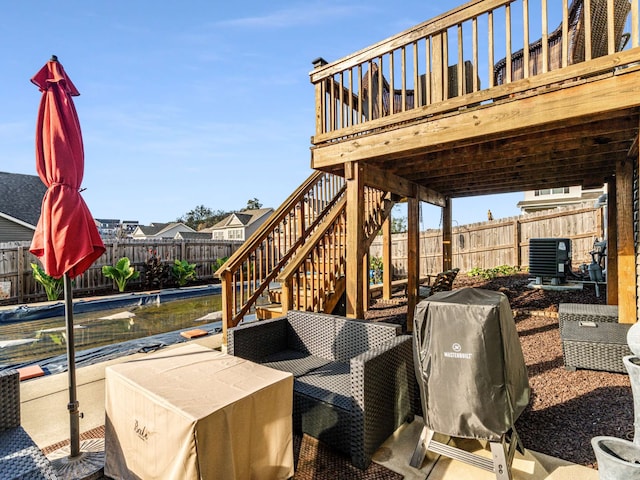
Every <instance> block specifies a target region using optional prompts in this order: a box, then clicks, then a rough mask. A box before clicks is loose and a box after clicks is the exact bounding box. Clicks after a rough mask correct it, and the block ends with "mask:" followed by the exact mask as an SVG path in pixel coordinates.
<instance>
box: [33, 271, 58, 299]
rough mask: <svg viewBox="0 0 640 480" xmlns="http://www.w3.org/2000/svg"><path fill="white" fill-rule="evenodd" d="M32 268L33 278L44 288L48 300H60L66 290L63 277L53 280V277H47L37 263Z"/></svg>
mask: <svg viewBox="0 0 640 480" xmlns="http://www.w3.org/2000/svg"><path fill="white" fill-rule="evenodd" d="M31 268H32V269H33V278H35V279H36V282H38V283H40V284H41V285H42V286H43V287H44V291H45V292H46V293H47V300H49V301H51V300H58V299H59V298H60V295H62V291H63V290H64V285H63V280H62V277H61V278H53V277H52V276H51V275H47V274H46V273H45V271H44V270H43V269H42V267H41V266H40V265H38V264H37V263H32V264H31Z"/></svg>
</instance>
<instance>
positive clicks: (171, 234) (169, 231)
mask: <svg viewBox="0 0 640 480" xmlns="http://www.w3.org/2000/svg"><path fill="white" fill-rule="evenodd" d="M179 232H194V233H195V230H194V229H193V228H191V227H188V226H187V225H185V224H184V223H180V222H171V223H152V224H151V225H138V226H137V227H136V228H135V230H134V231H133V233H132V234H131V237H132V238H137V239H153V238H171V239H172V238H175V236H176V235H177V234H178V233H179Z"/></svg>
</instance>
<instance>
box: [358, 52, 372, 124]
mask: <svg viewBox="0 0 640 480" xmlns="http://www.w3.org/2000/svg"><path fill="white" fill-rule="evenodd" d="M369 92H371V89H369ZM369 103H371V102H369ZM363 117H364V112H363V111H362V64H359V65H358V123H362V121H363Z"/></svg>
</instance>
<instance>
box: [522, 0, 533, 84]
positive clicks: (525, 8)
mask: <svg viewBox="0 0 640 480" xmlns="http://www.w3.org/2000/svg"><path fill="white" fill-rule="evenodd" d="M522 26H523V27H524V30H523V43H524V47H523V48H524V49H523V53H524V55H523V59H522V61H523V62H524V63H523V65H522V67H523V70H522V72H523V78H529V75H530V74H531V71H530V69H529V0H522Z"/></svg>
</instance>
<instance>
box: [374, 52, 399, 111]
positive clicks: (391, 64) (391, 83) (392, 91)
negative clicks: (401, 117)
mask: <svg viewBox="0 0 640 480" xmlns="http://www.w3.org/2000/svg"><path fill="white" fill-rule="evenodd" d="M394 71H395V66H394V53H393V51H391V52H390V53H389V100H388V102H389V111H388V114H390V115H393V114H394V113H395V103H396V101H395V90H396V87H395V75H394V74H393V72H394ZM378 73H380V74H382V57H380V71H379V72H378ZM383 82H384V79H383V78H382V77H381V78H380V80H379V81H378V86H379V87H380V92H382V83H383ZM381 97H382V94H380V96H379V98H381ZM382 100H384V99H382ZM382 111H384V110H381V112H382ZM380 115H382V113H381V114H380Z"/></svg>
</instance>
